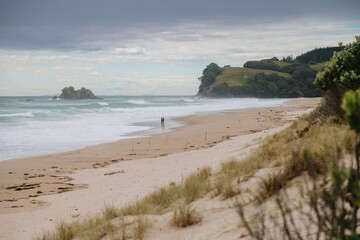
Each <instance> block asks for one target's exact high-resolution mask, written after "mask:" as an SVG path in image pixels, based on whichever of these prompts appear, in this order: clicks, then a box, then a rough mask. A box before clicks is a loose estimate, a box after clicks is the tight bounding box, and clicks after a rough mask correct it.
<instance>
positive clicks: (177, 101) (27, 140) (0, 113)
mask: <svg viewBox="0 0 360 240" xmlns="http://www.w3.org/2000/svg"><path fill="white" fill-rule="evenodd" d="M285 101H286V100H285V99H256V98H237V99H201V98H194V97H189V96H176V97H174V96H168V97H167V96H161V97H160V96H141V97H140V96H137V97H134V96H112V97H103V99H101V100H100V99H97V100H73V101H70V100H52V98H51V97H0V160H6V159H12V158H18V157H27V156H35V155H42V154H48V153H56V152H63V151H69V150H74V149H78V148H82V147H85V146H90V145H95V144H100V143H105V142H111V141H116V140H119V139H124V138H129V137H133V136H140V135H146V134H150V133H154V132H157V131H158V132H160V131H164V130H163V129H162V128H160V119H161V117H164V118H165V123H166V124H167V123H168V122H169V123H170V122H172V121H171V120H173V119H174V118H177V117H181V116H188V115H191V114H199V113H210V112H220V111H226V110H236V109H254V108H259V107H272V106H279V105H281V104H283V103H284V102H285ZM166 126H167V129H169V125H168V124H167V125H166ZM171 126H173V127H174V126H176V125H174V124H172V125H170V127H171Z"/></svg>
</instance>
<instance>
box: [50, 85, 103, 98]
mask: <svg viewBox="0 0 360 240" xmlns="http://www.w3.org/2000/svg"><path fill="white" fill-rule="evenodd" d="M58 98H60V99H65V100H81V99H102V98H99V97H97V96H95V94H94V93H93V92H92V91H91V90H90V89H87V88H84V87H82V88H80V89H78V90H75V89H74V87H72V86H69V87H65V88H63V89H62V90H61V95H60V96H59V97H58V96H54V97H53V99H54V100H56V99H58Z"/></svg>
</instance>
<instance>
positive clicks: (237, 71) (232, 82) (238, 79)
mask: <svg viewBox="0 0 360 240" xmlns="http://www.w3.org/2000/svg"><path fill="white" fill-rule="evenodd" d="M273 62H274V63H275V64H276V65H279V66H281V67H284V66H287V65H289V64H290V63H287V62H279V61H273ZM327 64H328V62H323V63H317V64H313V65H310V68H311V69H313V70H315V71H317V72H319V71H321V70H322V69H324V67H325V66H326V65H327ZM258 73H265V74H272V73H276V74H278V75H280V76H282V77H291V75H290V74H288V73H282V72H277V71H271V70H262V69H252V68H243V67H228V68H224V69H223V71H222V73H221V74H220V75H219V76H218V77H217V78H216V80H215V85H219V84H222V83H224V82H226V83H227V84H228V85H229V86H231V87H233V86H241V85H243V84H245V83H246V82H247V80H248V79H249V77H252V76H254V75H256V74H258Z"/></svg>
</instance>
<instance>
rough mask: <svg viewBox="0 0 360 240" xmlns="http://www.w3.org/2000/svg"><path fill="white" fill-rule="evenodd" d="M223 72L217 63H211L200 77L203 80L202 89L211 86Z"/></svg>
mask: <svg viewBox="0 0 360 240" xmlns="http://www.w3.org/2000/svg"><path fill="white" fill-rule="evenodd" d="M220 73H221V68H220V67H219V66H218V65H217V64H216V63H210V64H209V65H207V66H206V68H205V69H204V70H203V73H202V76H201V77H199V78H198V80H199V81H200V82H201V85H200V89H201V88H206V87H209V86H211V85H212V84H213V83H214V82H215V79H216V77H217V76H218V75H219V74H220Z"/></svg>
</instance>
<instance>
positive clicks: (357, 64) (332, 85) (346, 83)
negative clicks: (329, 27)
mask: <svg viewBox="0 0 360 240" xmlns="http://www.w3.org/2000/svg"><path fill="white" fill-rule="evenodd" d="M355 38H356V41H355V42H353V43H350V44H348V45H346V46H345V48H344V50H343V51H341V52H337V53H335V54H334V56H333V57H332V59H331V61H330V63H329V64H328V65H327V66H326V68H325V69H324V70H323V71H322V72H320V73H319V74H318V75H317V77H316V79H315V85H316V86H317V87H318V88H320V89H322V90H324V91H325V99H324V104H323V107H322V110H323V113H324V114H325V115H340V116H344V111H343V110H342V109H341V107H340V106H341V101H342V98H343V95H344V93H345V92H346V91H347V90H353V91H355V90H357V89H358V88H360V37H359V36H357V37H355ZM340 47H342V45H341V44H340Z"/></svg>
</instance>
